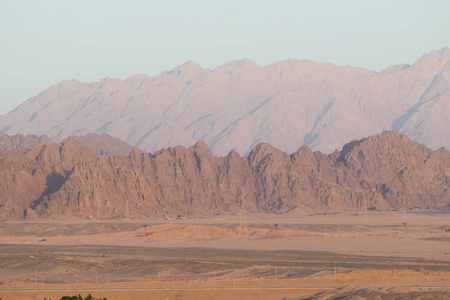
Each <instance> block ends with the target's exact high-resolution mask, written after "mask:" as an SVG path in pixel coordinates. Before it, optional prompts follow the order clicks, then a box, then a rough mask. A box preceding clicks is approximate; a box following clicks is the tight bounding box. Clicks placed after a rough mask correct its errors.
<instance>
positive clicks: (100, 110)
mask: <svg viewBox="0 0 450 300" xmlns="http://www.w3.org/2000/svg"><path fill="white" fill-rule="evenodd" d="M449 61H450V49H449V48H443V49H441V50H439V51H433V52H431V53H429V54H426V55H424V56H423V57H422V58H421V59H420V60H418V61H417V62H416V63H414V64H413V65H412V66H410V65H396V66H390V67H388V68H387V69H385V70H383V71H382V72H379V73H377V72H374V71H370V70H364V69H361V68H356V67H351V66H344V67H340V66H335V65H332V64H328V63H316V62H312V61H308V60H286V61H282V62H278V63H274V64H272V65H269V66H264V67H261V66H258V65H256V64H255V63H253V62H252V61H250V60H248V59H244V60H240V61H230V62H227V63H226V64H224V65H222V66H220V67H218V68H216V69H214V70H209V69H204V68H202V67H201V66H199V65H198V64H196V63H195V62H193V61H187V62H186V63H185V64H182V65H180V66H178V67H176V68H175V69H173V70H172V71H167V72H163V73H162V74H161V75H159V76H156V77H149V76H147V75H135V76H132V77H130V78H128V79H126V80H119V79H113V78H107V79H104V80H101V81H99V82H93V83H83V82H77V81H75V80H72V81H64V82H61V83H58V84H56V85H54V86H52V87H50V88H49V89H47V90H46V91H44V92H42V93H40V94H39V95H37V96H36V97H33V98H31V99H29V100H28V101H26V102H25V103H23V104H22V105H20V106H19V107H17V108H16V109H15V110H14V111H12V112H10V113H8V114H6V115H3V116H0V130H1V131H2V132H4V133H7V134H9V135H14V134H17V133H21V134H35V135H42V134H46V135H48V136H50V137H51V138H52V139H54V140H57V141H61V140H63V139H64V138H66V137H67V136H69V135H85V134H87V133H97V134H101V133H107V134H109V135H111V136H114V137H118V138H120V139H121V140H123V141H125V142H127V143H129V144H131V145H134V146H136V147H139V148H141V149H144V150H145V151H148V152H154V151H156V150H158V149H162V148H166V147H169V146H176V145H184V146H189V145H192V144H194V143H195V142H196V141H198V140H203V141H205V142H206V143H207V144H208V146H209V147H210V148H211V150H212V152H213V153H214V154H216V155H226V154H227V153H228V151H229V150H230V149H234V150H235V151H237V152H238V153H240V154H241V155H246V154H248V153H249V152H250V151H251V150H252V149H253V147H254V146H255V145H256V144H258V143H260V142H267V143H270V144H271V145H273V146H274V147H277V148H280V149H281V150H283V151H286V152H288V153H293V152H295V151H296V150H297V149H298V148H299V147H300V146H302V145H307V146H309V147H311V148H312V149H314V150H321V151H323V152H325V153H330V152H332V151H333V150H335V149H341V148H342V146H343V145H344V143H345V142H346V141H349V140H352V139H359V138H361V137H363V136H368V135H372V134H376V133H379V132H382V131H383V130H386V129H387V130H396V131H399V132H401V133H404V134H406V135H408V136H409V137H411V138H412V139H413V140H414V141H417V142H421V143H425V144H426V145H427V146H429V147H431V148H434V149H437V148H439V147H441V146H446V147H450V120H449V115H450V113H449V112H450V93H449V88H450V63H449Z"/></svg>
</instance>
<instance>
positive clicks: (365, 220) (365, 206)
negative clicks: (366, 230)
mask: <svg viewBox="0 0 450 300" xmlns="http://www.w3.org/2000/svg"><path fill="white" fill-rule="evenodd" d="M367 202H368V200H367V199H366V201H365V205H364V223H365V224H367V222H368V221H369V220H368V218H367V207H368V203H367Z"/></svg>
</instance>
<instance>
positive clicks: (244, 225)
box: [239, 190, 247, 237]
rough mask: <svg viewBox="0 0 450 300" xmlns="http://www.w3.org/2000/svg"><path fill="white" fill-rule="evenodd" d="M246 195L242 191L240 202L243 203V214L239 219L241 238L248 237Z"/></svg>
mask: <svg viewBox="0 0 450 300" xmlns="http://www.w3.org/2000/svg"><path fill="white" fill-rule="evenodd" d="M244 199H245V198H244V193H243V192H242V190H241V193H240V202H241V213H240V215H239V216H240V218H239V236H243V237H245V236H247V218H246V216H245V200H244Z"/></svg>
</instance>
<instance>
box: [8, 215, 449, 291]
mask: <svg viewBox="0 0 450 300" xmlns="http://www.w3.org/2000/svg"><path fill="white" fill-rule="evenodd" d="M404 223H406V225H405V224H404ZM448 228H450V215H449V214H443V213H432V212H414V213H408V214H407V215H406V216H405V215H403V214H402V213H399V212H370V213H369V214H368V215H366V216H363V215H353V214H340V215H316V216H301V215H275V214H248V215H247V217H246V222H245V223H243V222H240V216H238V215H234V216H233V215H229V216H214V217H207V218H196V219H185V218H183V217H181V218H180V219H166V220H164V219H148V220H108V221H101V220H45V221H24V222H4V223H0V298H2V299H3V300H6V299H44V297H46V298H47V299H49V298H52V299H59V298H60V297H61V296H63V295H75V294H81V295H82V296H84V297H85V296H86V295H87V294H89V293H91V294H92V295H93V296H94V297H107V298H108V299H229V298H234V299H333V298H338V297H341V298H339V299H379V298H377V297H379V296H380V295H383V296H385V297H391V298H386V299H450V296H449V295H450V233H446V231H445V229H448ZM145 233H148V235H146V234H145ZM402 297H403V298H402ZM421 297H422V298H421ZM383 299H384V298H383Z"/></svg>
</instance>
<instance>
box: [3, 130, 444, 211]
mask: <svg viewBox="0 0 450 300" xmlns="http://www.w3.org/2000/svg"><path fill="white" fill-rule="evenodd" d="M0 177H1V178H0V179H1V180H0V219H3V220H4V219H22V218H36V217H40V218H87V217H88V218H90V217H93V218H102V219H104V218H125V217H133V218H143V217H148V216H165V215H172V216H176V215H179V214H181V215H191V216H197V215H204V214H217V213H230V212H238V211H239V210H240V206H241V199H244V201H245V207H246V209H247V210H248V211H264V212H276V213H286V212H290V213H313V212H342V211H362V210H364V209H366V208H369V209H380V210H398V209H401V208H402V202H403V199H404V198H405V199H406V200H407V201H406V205H407V207H408V208H413V207H419V208H434V207H446V206H449V205H450V193H449V191H448V186H449V185H450V152H449V151H447V150H445V149H444V148H441V149H439V150H436V151H433V150H431V149H430V148H427V147H426V146H424V145H422V144H418V143H414V142H412V141H411V140H410V139H409V138H407V137H406V136H403V135H400V134H399V133H397V132H390V131H385V132H383V133H382V134H379V135H376V136H371V137H369V138H365V139H362V140H355V141H353V142H350V143H348V144H346V145H345V146H344V148H343V150H342V151H341V152H337V151H335V152H333V153H331V154H329V155H325V154H323V153H321V152H318V151H316V152H313V151H311V150H310V149H309V148H308V147H306V146H303V147H301V148H300V149H299V150H298V151H297V152H295V153H293V154H292V155H288V154H287V153H286V152H283V151H281V150H279V149H277V148H275V147H273V146H271V145H269V144H265V143H261V144H258V145H257V146H255V147H254V148H253V149H252V151H251V152H250V154H249V155H248V156H244V157H241V156H240V155H239V154H238V153H237V152H235V151H231V152H229V153H228V155H226V156H224V157H217V156H214V155H212V153H211V152H210V150H209V148H208V146H207V145H206V144H205V143H204V142H198V143H196V144H195V145H194V146H191V147H189V148H184V147H182V146H177V147H174V148H171V147H170V148H168V149H163V150H160V151H156V152H155V153H154V154H153V155H152V154H147V153H143V152H141V151H139V150H138V149H134V150H133V151H132V152H131V153H130V155H129V156H128V157H124V156H110V157H109V158H108V159H104V158H102V157H99V156H97V155H95V153H94V152H93V151H92V150H91V149H89V148H88V147H87V146H85V145H83V144H82V143H81V142H79V141H78V140H76V139H74V138H71V137H69V138H68V139H66V140H65V141H64V142H63V143H62V144H51V145H43V144H38V145H36V146H34V147H33V148H30V149H26V150H22V151H20V152H18V151H11V152H7V153H2V152H0Z"/></svg>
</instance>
